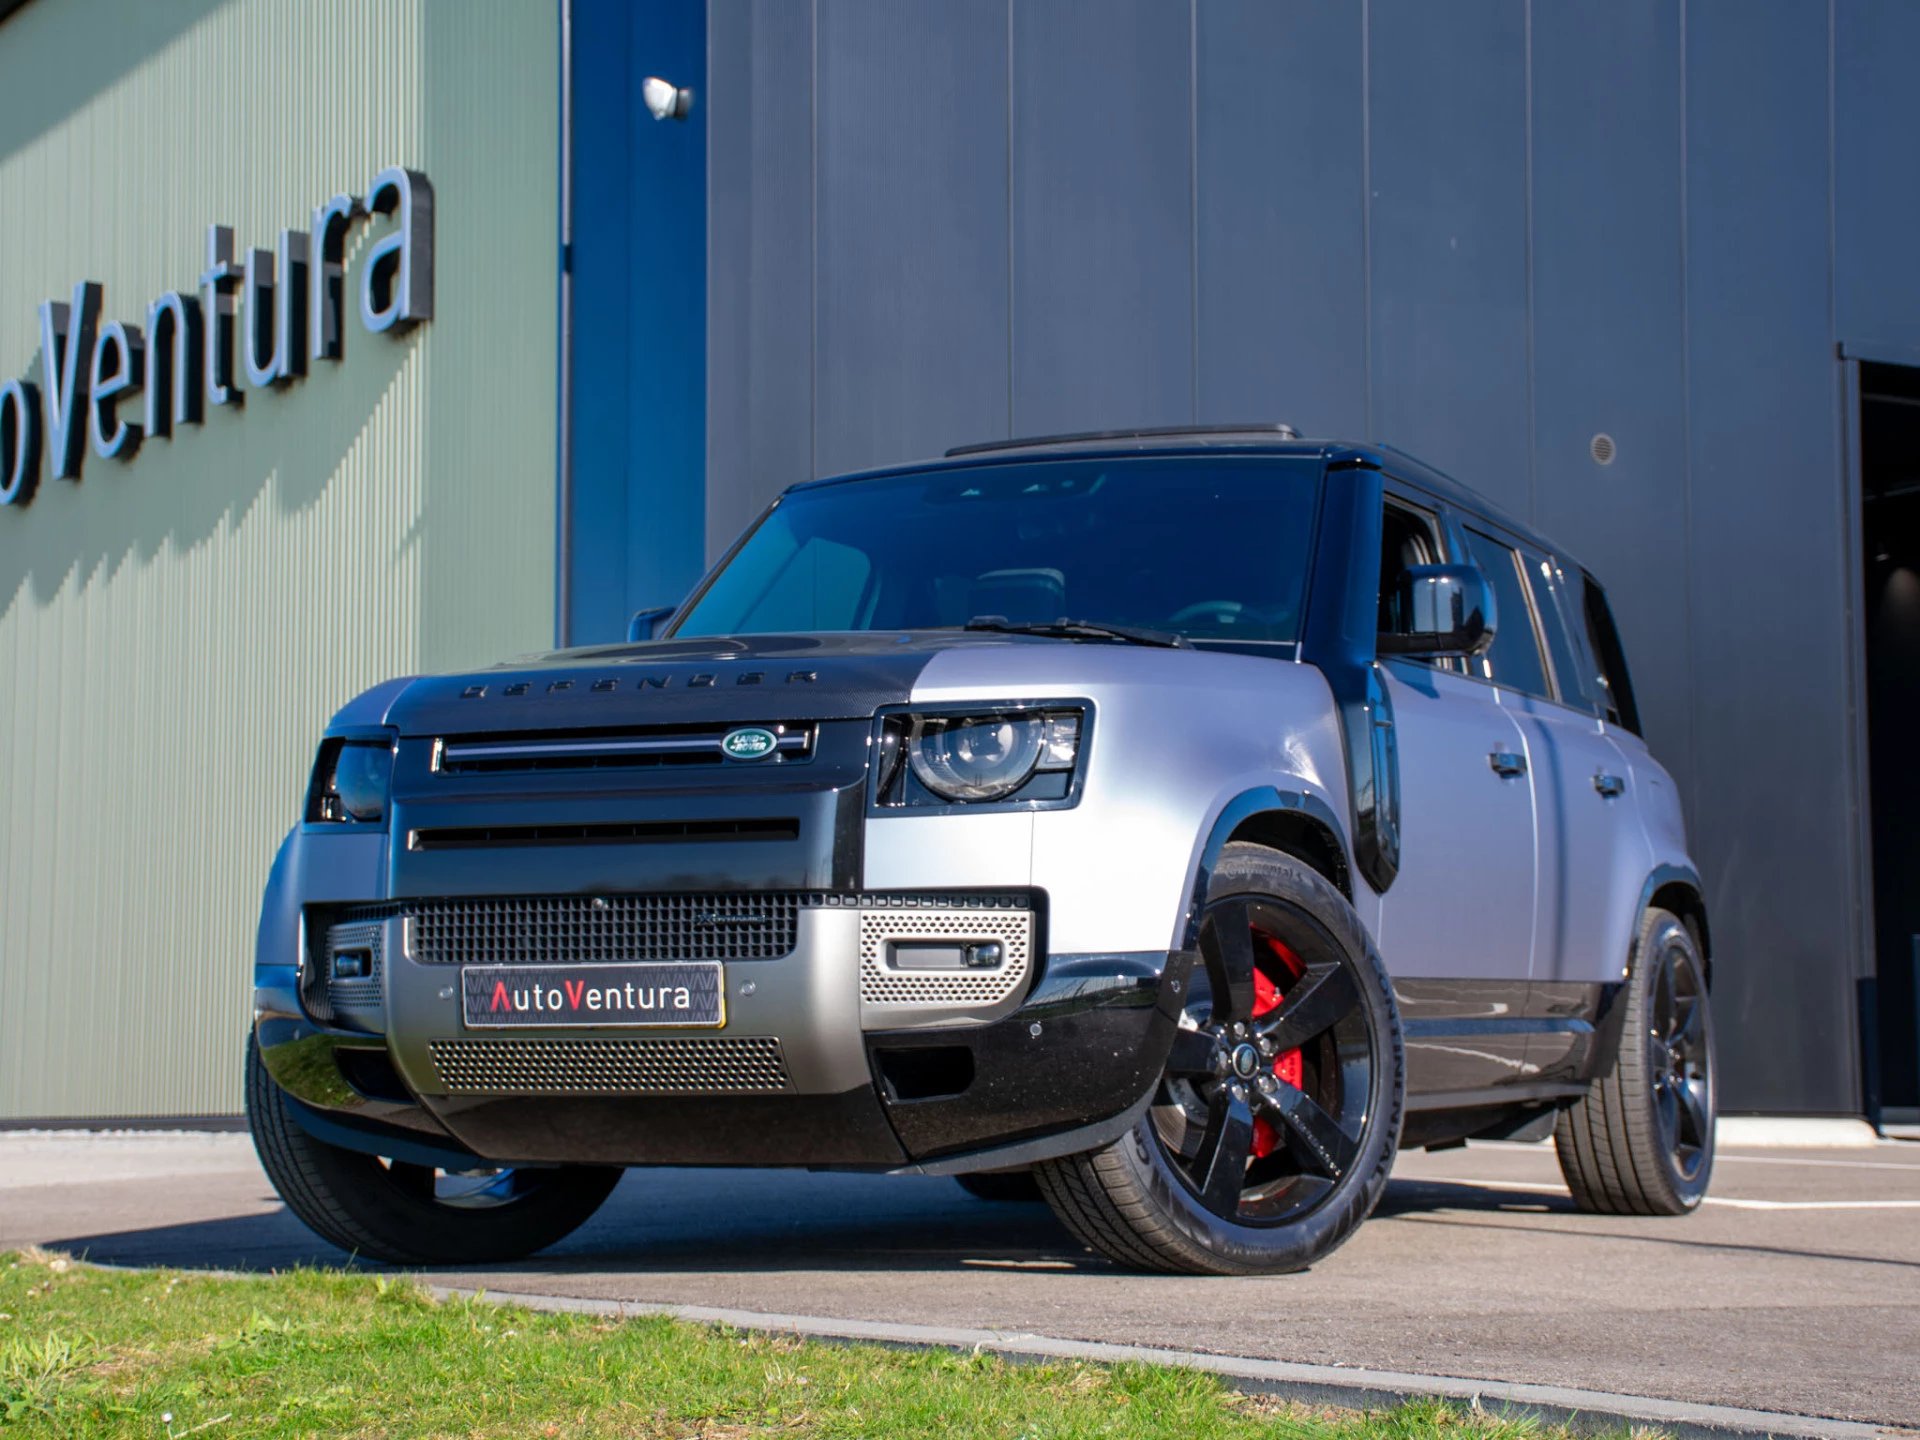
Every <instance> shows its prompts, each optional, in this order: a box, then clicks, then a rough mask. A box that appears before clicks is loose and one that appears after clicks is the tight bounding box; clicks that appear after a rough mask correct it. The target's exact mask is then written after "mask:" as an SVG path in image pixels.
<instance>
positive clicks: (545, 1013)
mask: <svg viewBox="0 0 1920 1440" xmlns="http://www.w3.org/2000/svg"><path fill="white" fill-rule="evenodd" d="M590 1001H591V1002H592V1003H589V1002H590ZM636 1002H641V1003H636ZM460 1020H461V1024H462V1025H463V1026H464V1027H465V1028H466V1029H469V1030H721V1029H725V1028H726V1024H727V976H726V967H725V966H724V965H723V964H721V963H720V962H719V961H718V960H635V961H621V962H615V963H611V964H594V965H463V966H461V967H460Z"/></svg>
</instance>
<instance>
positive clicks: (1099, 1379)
mask: <svg viewBox="0 0 1920 1440" xmlns="http://www.w3.org/2000/svg"><path fill="white" fill-rule="evenodd" d="M0 1433H4V1434H5V1435H6V1436H7V1437H8V1440H12V1437H14V1436H16V1435H18V1436H21V1437H26V1436H61V1437H68V1436H96V1435H130V1436H142V1437H153V1440H166V1437H174V1440H178V1437H183V1436H186V1435H201V1436H206V1437H208V1440H226V1437H229V1436H236V1437H237V1436H244V1437H247V1440H254V1437H263V1436H267V1437H271V1436H288V1435H352V1436H401V1435H406V1436H413V1435H434V1436H502V1437H506V1436H514V1437H518V1436H565V1437H568V1440H573V1437H600V1436H646V1437H655V1436H661V1437H665V1436H674V1437H681V1436H711V1437H733V1436H745V1435H767V1434H770V1435H793V1436H875V1437H887V1440H892V1437H900V1436H912V1435H938V1436H994V1437H1015V1436H1031V1437H1034V1440H1040V1437H1048V1440H1052V1437H1059V1440H1069V1437H1083V1436H1085V1437H1092V1436H1166V1437H1169V1440H1216V1437H1219V1440H1227V1437H1236V1440H1237V1437H1243V1436H1245V1437H1252V1436H1270V1437H1285V1440H1322V1437H1325V1440H1424V1437H1430V1436H1446V1437H1448V1440H1551V1437H1554V1436H1556V1435H1557V1434H1558V1433H1559V1432H1556V1431H1554V1430H1551V1429H1548V1428H1544V1427H1536V1426H1531V1425H1524V1424H1515V1423H1513V1422H1507V1421H1500V1420H1495V1419H1492V1418H1490V1417H1488V1416H1485V1415H1480V1414H1473V1413H1470V1412H1462V1411H1459V1410H1455V1409H1449V1408H1448V1407H1446V1406H1443V1405H1437V1404H1418V1405H1409V1406H1405V1407H1402V1408H1400V1409H1396V1410H1392V1411H1386V1412H1372V1413H1361V1412H1350V1411H1335V1412H1329V1411H1316V1410H1309V1409H1305V1408H1302V1407H1297V1406H1290V1405H1286V1404H1283V1403H1280V1402H1276V1401H1271V1400H1266V1399H1258V1398H1251V1397H1247V1396H1243V1395H1239V1394H1236V1393H1235V1392H1233V1391H1231V1390H1228V1389H1227V1388H1225V1387H1224V1386H1222V1385H1221V1384H1220V1383H1219V1382H1218V1381H1216V1380H1214V1379H1213V1378H1211V1377H1209V1376H1206V1375H1201V1374H1196V1373H1194V1372H1190V1371H1181V1370H1170V1369H1159V1368H1155V1367H1152V1366H1144V1365H1121V1366H1114V1367H1111V1368H1108V1367H1103V1366H1093V1365H1045V1366H1041V1365H1020V1364H1010V1363H1007V1362H1005V1361H1002V1360H999V1359H996V1358H993V1357H991V1356H982V1355H964V1354H953V1353H948V1352H937V1351H936V1352H912V1351H900V1350H889V1349H884V1348H880V1347H876V1346H859V1345H824V1344H814V1343H803V1342H800V1341H795V1340H789V1339H784V1338H779V1337H772V1336H765V1335H758V1334H748V1333H744V1332H738V1331H732V1330H726V1329H714V1328H709V1327H705V1326H697V1325H689V1324H684V1323H681V1322H678V1321H672V1320H665V1319H632V1320H613V1319H607V1318H602V1317H595V1316H583V1315H550V1314H540V1313H535V1312H530V1311H526V1310H520V1309H514V1308H510V1307H502V1306H497V1305H493V1304H489V1303H484V1302H480V1301H467V1300H455V1301H446V1302H439V1301H435V1300H434V1299H432V1298H431V1297H430V1296H428V1295H427V1294H426V1293H425V1292H424V1291H423V1290H421V1289H420V1288H419V1287H418V1286H417V1285H415V1284H414V1283H413V1282H411V1281H409V1280H406V1279H403V1278H387V1277H384V1276H369V1275H363V1274H354V1273H343V1272H334V1271H314V1270H303V1271H298V1272H295V1273H292V1274H285V1275H275V1276H262V1277H258V1278H252V1279H224V1278H214V1277H209V1276H205V1275H196V1274H193V1273H191V1272H184V1273H183V1272H180V1271H142V1272H118V1271H108V1270H97V1269H93V1268H90V1267H88V1266H86V1265H82V1264H80V1263H78V1262H75V1261H72V1260H69V1259H67V1258H65V1257H62V1256H58V1255H53V1254H49V1253H47V1252H44V1251H37V1250H30V1251H26V1252H22V1253H15V1254H7V1255H0Z"/></svg>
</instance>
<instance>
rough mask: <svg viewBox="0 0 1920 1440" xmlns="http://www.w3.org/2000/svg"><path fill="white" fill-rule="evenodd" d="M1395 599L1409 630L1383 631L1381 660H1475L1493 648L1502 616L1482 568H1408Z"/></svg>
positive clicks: (1380, 648)
mask: <svg viewBox="0 0 1920 1440" xmlns="http://www.w3.org/2000/svg"><path fill="white" fill-rule="evenodd" d="M1394 598H1395V601H1396V609H1397V610H1398V611H1399V613H1400V614H1401V615H1402V616H1404V617H1405V618H1406V620H1407V623H1408V626H1409V628H1408V629H1407V630H1404V631H1395V632H1388V631H1382V632H1381V634H1380V636H1379V638H1378V640H1377V641H1376V642H1375V649H1376V650H1377V651H1378V653H1380V654H1382V655H1419V656H1426V657H1430V658H1434V659H1439V658H1442V657H1449V656H1455V655H1463V656H1473V655H1483V654H1485V653H1486V650H1487V647H1488V646H1490V645H1492V644H1493V636H1494V631H1495V629H1496V628H1497V627H1498V623H1499V621H1498V611H1497V607H1496V605H1495V603H1494V598H1493V590H1492V587H1491V586H1489V585H1488V584H1487V577H1486V576H1485V575H1483V574H1482V573H1481V572H1480V567H1479V566H1477V565H1409V566H1408V567H1407V568H1406V569H1405V570H1403V571H1401V573H1400V576H1399V583H1398V586H1397V593H1396V595H1395V597H1394Z"/></svg>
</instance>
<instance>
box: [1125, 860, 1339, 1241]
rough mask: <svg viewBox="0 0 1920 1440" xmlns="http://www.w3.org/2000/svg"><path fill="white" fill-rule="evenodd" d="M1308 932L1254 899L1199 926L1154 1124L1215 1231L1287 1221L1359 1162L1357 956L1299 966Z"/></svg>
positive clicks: (1228, 900) (1214, 911) (1213, 907)
mask: <svg viewBox="0 0 1920 1440" xmlns="http://www.w3.org/2000/svg"><path fill="white" fill-rule="evenodd" d="M1313 928H1315V927H1311V926H1308V927H1305V928H1304V929H1303V924H1302V920H1301V918H1300V917H1298V916H1296V915H1295V914H1294V913H1292V912H1291V911H1290V909H1289V908H1288V907H1287V906H1285V905H1284V904H1282V903H1281V902H1279V901H1277V900H1274V899H1269V898H1266V897H1262V896H1248V895H1231V896H1227V897H1225V898H1223V899H1220V900H1216V901H1214V902H1213V903H1212V904H1210V905H1208V907H1207V909H1206V911H1205V913H1204V914H1203V916H1202V918H1201V924H1200V957H1201V965H1200V967H1199V971H1198V973H1197V974H1196V975H1195V977H1194V981H1193V984H1192V985H1191V987H1190V989H1189V994H1190V997H1191V999H1190V1002H1189V1004H1188V1006H1187V1007H1186V1012H1185V1014H1184V1015H1183V1017H1182V1023H1181V1028H1180V1029H1179V1031H1178V1033H1177V1034H1176V1035H1175V1037H1174V1043H1173V1049H1172V1051H1171V1053H1170V1054H1169V1056H1168V1061H1167V1075H1166V1080H1165V1082H1164V1083H1163V1086H1162V1097H1161V1098H1162V1101H1163V1103H1161V1104H1160V1105H1158V1106H1156V1107H1155V1109H1154V1111H1153V1113H1152V1119H1153V1125H1154V1130H1155V1134H1156V1135H1157V1136H1158V1138H1159V1139H1160V1142H1161V1144H1162V1145H1163V1146H1164V1147H1165V1148H1166V1150H1167V1152H1168V1155H1169V1158H1170V1159H1172V1161H1173V1162H1174V1166H1175V1169H1176V1171H1177V1172H1178V1173H1179V1174H1180V1175H1181V1176H1182V1178H1183V1179H1185V1180H1186V1182H1187V1183H1188V1184H1189V1185H1190V1186H1191V1187H1192V1189H1193V1191H1194V1193H1195V1194H1196V1195H1197V1196H1198V1197H1199V1199H1200V1201H1201V1203H1202V1204H1204V1205H1205V1206H1206V1207H1207V1209H1209V1210H1210V1211H1212V1212H1213V1213H1214V1214H1216V1215H1218V1216H1220V1217H1221V1218H1222V1219H1225V1220H1234V1221H1239V1222H1242V1223H1251V1224H1265V1225H1272V1224H1280V1223H1284V1222H1285V1221H1287V1220H1289V1219H1292V1218H1293V1217H1295V1216H1297V1215H1299V1214H1301V1213H1302V1212H1303V1211H1305V1210H1307V1209H1310V1208H1312V1207H1313V1206H1314V1205H1316V1204H1318V1203H1319V1202H1320V1201H1321V1200H1323V1199H1324V1198H1325V1197H1326V1195H1327V1193H1328V1192H1329V1191H1330V1190H1331V1189H1332V1188H1333V1186H1334V1185H1335V1184H1336V1183H1337V1182H1338V1181H1339V1180H1340V1179H1341V1178H1342V1177H1343V1176H1344V1175H1346V1174H1347V1172H1348V1171H1349V1170H1351V1169H1352V1168H1353V1165H1354V1162H1355V1160H1356V1159H1357V1158H1358V1156H1359V1152H1360V1138H1361V1134H1362V1132H1363V1131H1364V1129H1365V1126H1366V1120H1367V1106H1368V1102H1369V1101H1370V1100H1371V1098H1372V1096H1373V1075H1374V1070H1375V1049H1376V1047H1375V1044H1374V1037H1373V1035H1372V1033H1371V1027H1370V1025H1369V1023H1368V1015H1367V1012H1366V1009H1365V1007H1364V1006H1363V1005H1362V1004H1361V992H1360V986H1359V984H1358V983H1357V981H1356V979H1355V962H1354V960H1353V958H1352V957H1351V956H1348V955H1346V954H1344V953H1337V952H1336V953H1331V954H1328V955H1326V956H1325V957H1324V958H1316V959H1314V960H1313V961H1311V962H1309V961H1308V960H1305V959H1303V958H1302V957H1301V954H1300V952H1299V951H1298V950H1296V949H1295V948H1294V944H1305V945H1307V946H1309V947H1313V948H1316V949H1317V948H1319V944H1320V937H1319V936H1316V935H1314V934H1313V933H1312V931H1313ZM1289 935H1291V936H1293V937H1294V943H1292V944H1290V943H1289V941H1288V939H1287V938H1286V937H1288V936H1289ZM1303 936H1304V938H1303Z"/></svg>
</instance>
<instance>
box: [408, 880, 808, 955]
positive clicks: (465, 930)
mask: <svg viewBox="0 0 1920 1440" xmlns="http://www.w3.org/2000/svg"><path fill="white" fill-rule="evenodd" d="M800 902H801V897H800V896H799V895H796V894H793V893H791V892H780V891H741V892H738V893H735V894H719V895H604V896H587V895H557V896H536V897H531V898H526V899H509V900H494V899H485V900H422V901H418V902H415V903H413V904H411V905H409V906H408V909H407V928H408V953H409V954H410V955H411V956H412V957H413V959H415V960H417V961H419V962H420V963H421V964H424V965H584V964H594V963H618V962H621V961H627V960H778V959H780V958H781V957H782V956H785V955H790V954H792V953H793V947H794V945H795V943H796V941H797V939H798V935H799V924H800Z"/></svg>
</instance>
